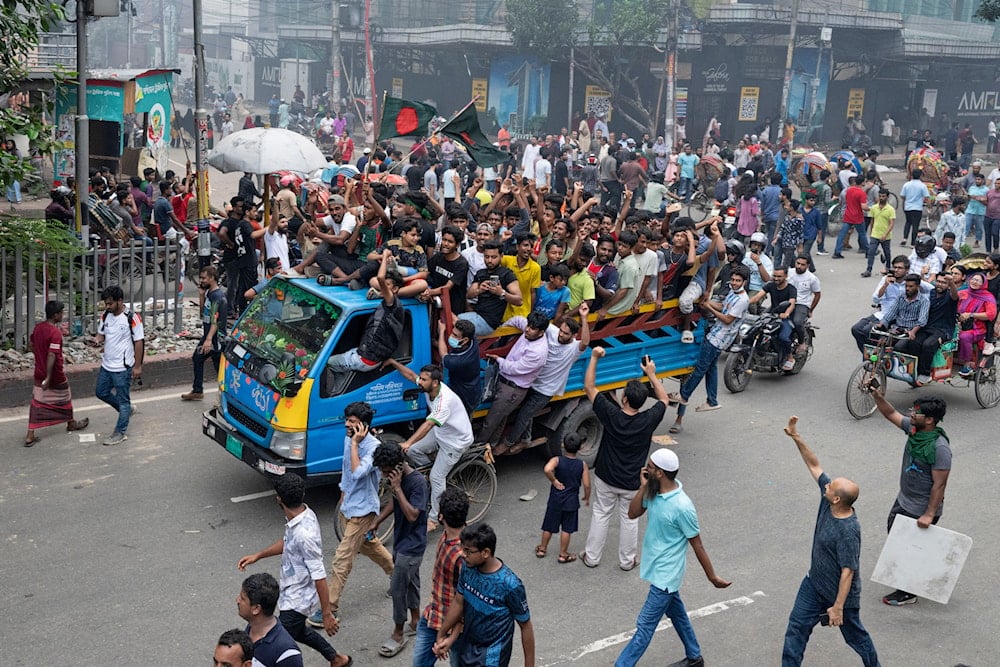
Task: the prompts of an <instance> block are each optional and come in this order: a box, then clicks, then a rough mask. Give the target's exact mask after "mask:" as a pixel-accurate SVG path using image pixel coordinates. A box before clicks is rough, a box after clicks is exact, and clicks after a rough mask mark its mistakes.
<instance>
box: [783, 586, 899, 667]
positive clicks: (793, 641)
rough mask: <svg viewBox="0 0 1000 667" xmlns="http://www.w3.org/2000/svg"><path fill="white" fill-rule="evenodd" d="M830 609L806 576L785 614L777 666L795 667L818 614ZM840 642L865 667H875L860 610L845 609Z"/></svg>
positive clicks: (877, 663)
mask: <svg viewBox="0 0 1000 667" xmlns="http://www.w3.org/2000/svg"><path fill="white" fill-rule="evenodd" d="M832 606H833V600H823V599H822V598H820V596H819V595H818V594H817V593H816V589H815V588H814V587H813V584H812V581H810V579H809V577H808V576H807V577H805V578H804V579H803V580H802V585H801V586H799V594H798V595H796V596H795V605H794V606H793V607H792V613H791V614H789V615H788V629H786V630H785V647H784V649H783V650H782V652H781V667H798V665H801V664H802V656H803V655H804V654H805V652H806V644H808V643H809V635H811V634H812V631H813V628H814V627H816V624H817V623H819V616H820V614H822V613H824V612H826V610H827V609H829V608H830V607H832ZM840 634H841V635H843V637H844V641H845V642H847V645H848V646H850V647H851V648H852V649H854V651H855V652H856V653H857V654H858V655H860V656H861V662H862V664H864V665H865V667H879V661H878V653H877V652H876V651H875V644H874V643H873V642H872V638H871V637H870V636H869V634H868V631H867V630H865V626H863V625H861V610H860V609H857V608H855V609H845V610H844V624H843V625H841V626H840Z"/></svg>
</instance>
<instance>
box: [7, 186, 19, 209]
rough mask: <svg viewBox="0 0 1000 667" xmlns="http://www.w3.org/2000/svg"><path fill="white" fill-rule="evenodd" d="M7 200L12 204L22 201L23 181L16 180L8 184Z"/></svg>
mask: <svg viewBox="0 0 1000 667" xmlns="http://www.w3.org/2000/svg"><path fill="white" fill-rule="evenodd" d="M7 201H9V202H10V203H12V204H20V203H21V181H14V182H13V183H11V184H10V185H8V186H7Z"/></svg>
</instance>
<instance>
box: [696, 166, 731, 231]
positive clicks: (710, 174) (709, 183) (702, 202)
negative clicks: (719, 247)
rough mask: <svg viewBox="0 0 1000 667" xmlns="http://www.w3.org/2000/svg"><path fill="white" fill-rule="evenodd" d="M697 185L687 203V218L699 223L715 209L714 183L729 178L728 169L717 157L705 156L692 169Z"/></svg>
mask: <svg viewBox="0 0 1000 667" xmlns="http://www.w3.org/2000/svg"><path fill="white" fill-rule="evenodd" d="M694 173H695V176H696V177H697V182H698V185H697V187H696V188H695V191H694V193H693V194H692V195H691V201H690V202H689V203H688V206H687V209H688V211H687V212H688V217H689V218H691V219H692V220H694V221H695V222H701V221H702V220H704V219H705V218H706V217H708V214H709V213H711V211H712V209H713V208H715V207H716V205H717V204H716V200H715V183H716V182H717V181H718V180H719V179H720V178H729V168H728V167H727V166H726V163H725V162H723V161H722V158H720V157H719V156H718V155H705V156H703V157H702V158H701V160H700V161H699V162H698V164H697V165H696V166H695V168H694Z"/></svg>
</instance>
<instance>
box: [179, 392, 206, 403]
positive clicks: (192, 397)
mask: <svg viewBox="0 0 1000 667" xmlns="http://www.w3.org/2000/svg"><path fill="white" fill-rule="evenodd" d="M203 398H205V394H203V393H202V392H200V391H189V392H188V393H186V394H181V400H182V401H200V400H201V399H203Z"/></svg>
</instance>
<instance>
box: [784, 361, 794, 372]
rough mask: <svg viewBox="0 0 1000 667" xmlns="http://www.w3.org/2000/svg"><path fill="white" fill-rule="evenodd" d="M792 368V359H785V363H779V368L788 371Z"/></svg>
mask: <svg viewBox="0 0 1000 667" xmlns="http://www.w3.org/2000/svg"><path fill="white" fill-rule="evenodd" d="M794 368H795V360H794V359H785V363H783V364H781V370H783V371H790V370H792V369H794Z"/></svg>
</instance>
